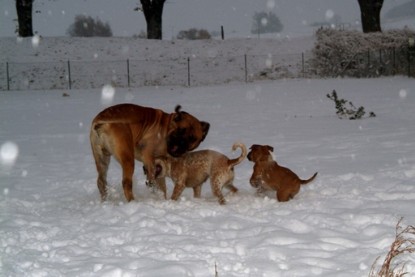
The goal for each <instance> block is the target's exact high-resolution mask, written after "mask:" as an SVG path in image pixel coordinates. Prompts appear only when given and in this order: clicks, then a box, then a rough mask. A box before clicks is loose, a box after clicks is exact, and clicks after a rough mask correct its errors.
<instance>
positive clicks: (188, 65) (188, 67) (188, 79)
mask: <svg viewBox="0 0 415 277" xmlns="http://www.w3.org/2000/svg"><path fill="white" fill-rule="evenodd" d="M187 86H188V87H190V57H187Z"/></svg>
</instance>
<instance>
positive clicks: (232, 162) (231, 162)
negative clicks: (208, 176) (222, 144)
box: [228, 142, 248, 167]
mask: <svg viewBox="0 0 415 277" xmlns="http://www.w3.org/2000/svg"><path fill="white" fill-rule="evenodd" d="M237 148H241V151H242V153H241V155H240V156H239V157H238V158H236V159H232V160H228V165H229V166H232V167H233V166H235V165H237V164H239V163H241V162H242V161H243V160H244V159H245V157H246V155H247V153H248V150H246V146H245V144H243V143H241V142H235V143H234V144H233V146H232V150H233V151H235V150H236V149H237Z"/></svg>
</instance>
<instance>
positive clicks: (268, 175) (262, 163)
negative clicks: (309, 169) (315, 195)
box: [248, 144, 317, 202]
mask: <svg viewBox="0 0 415 277" xmlns="http://www.w3.org/2000/svg"><path fill="white" fill-rule="evenodd" d="M250 149H251V151H250V152H249V153H248V160H250V161H252V162H254V163H255V165H254V172H253V173H252V176H251V179H250V183H251V186H253V187H254V188H258V189H259V190H262V189H265V190H276V191H277V199H278V201H280V202H285V201H288V200H290V199H292V198H293V197H294V196H295V195H296V194H297V193H298V192H299V191H300V187H301V185H304V184H307V183H309V182H311V181H313V180H314V178H315V177H316V176H317V172H316V173H314V175H313V176H312V177H311V178H310V179H308V180H301V179H300V178H299V177H298V176H297V174H295V173H294V172H292V171H291V170H290V169H288V168H286V167H282V166H279V165H278V163H277V162H276V161H274V160H273V158H272V155H271V152H273V151H274V148H273V147H271V146H269V145H257V144H254V145H252V146H251V148H250Z"/></svg>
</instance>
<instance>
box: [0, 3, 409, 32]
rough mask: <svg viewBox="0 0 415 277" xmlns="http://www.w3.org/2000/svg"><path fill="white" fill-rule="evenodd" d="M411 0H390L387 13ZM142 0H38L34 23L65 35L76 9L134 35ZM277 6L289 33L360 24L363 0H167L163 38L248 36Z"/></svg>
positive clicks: (5, 19)
mask: <svg viewBox="0 0 415 277" xmlns="http://www.w3.org/2000/svg"><path fill="white" fill-rule="evenodd" d="M408 1H409V0H385V3H384V7H383V9H382V13H385V12H387V11H388V10H389V9H390V8H391V7H393V6H395V5H397V4H402V3H406V2H408ZM139 2H140V1H139V0H35V1H34V14H33V15H34V18H33V28H34V31H35V32H36V33H38V34H39V35H42V36H65V35H66V30H67V29H68V27H69V25H70V24H71V23H73V21H74V18H75V16H76V15H79V14H84V15H90V16H92V17H94V18H97V17H98V18H99V19H101V20H102V21H104V22H108V23H109V24H110V26H111V29H112V31H113V34H114V36H131V35H134V34H139V33H140V31H145V30H146V24H145V20H144V15H143V14H142V13H141V12H137V11H134V8H135V7H137V6H138V5H139ZM0 3H1V4H0V5H1V6H0V8H1V13H2V14H1V16H0V18H1V21H0V36H15V32H14V31H15V28H16V22H15V21H14V19H16V18H17V16H16V9H15V0H0ZM260 11H272V12H274V13H275V14H276V15H277V16H278V17H279V19H280V21H281V22H282V24H283V25H284V30H283V33H282V35H283V36H299V35H307V34H311V33H312V31H313V28H310V27H309V24H311V23H314V22H324V21H325V20H327V19H328V18H330V17H331V16H333V15H336V16H340V18H341V20H342V22H343V23H347V24H348V26H356V27H358V28H360V11H359V5H358V3H357V0H167V2H166V4H165V7H164V14H163V38H164V39H171V38H172V37H173V36H176V35H177V33H178V32H179V31H181V30H185V29H189V28H192V27H196V28H203V29H206V30H208V31H219V30H220V26H221V25H223V26H224V28H225V34H226V35H227V36H233V37H235V36H237V37H247V36H252V35H251V33H250V30H251V27H252V26H251V25H252V21H253V20H252V17H253V15H254V13H255V12H260Z"/></svg>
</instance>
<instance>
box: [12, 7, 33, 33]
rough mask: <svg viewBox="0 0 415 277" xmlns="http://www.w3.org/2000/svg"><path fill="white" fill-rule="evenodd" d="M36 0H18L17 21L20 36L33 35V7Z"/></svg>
mask: <svg viewBox="0 0 415 277" xmlns="http://www.w3.org/2000/svg"><path fill="white" fill-rule="evenodd" d="M33 1H34V0H16V11H17V22H18V24H19V26H18V32H19V36H21V37H32V36H33V25H32V9H33Z"/></svg>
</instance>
